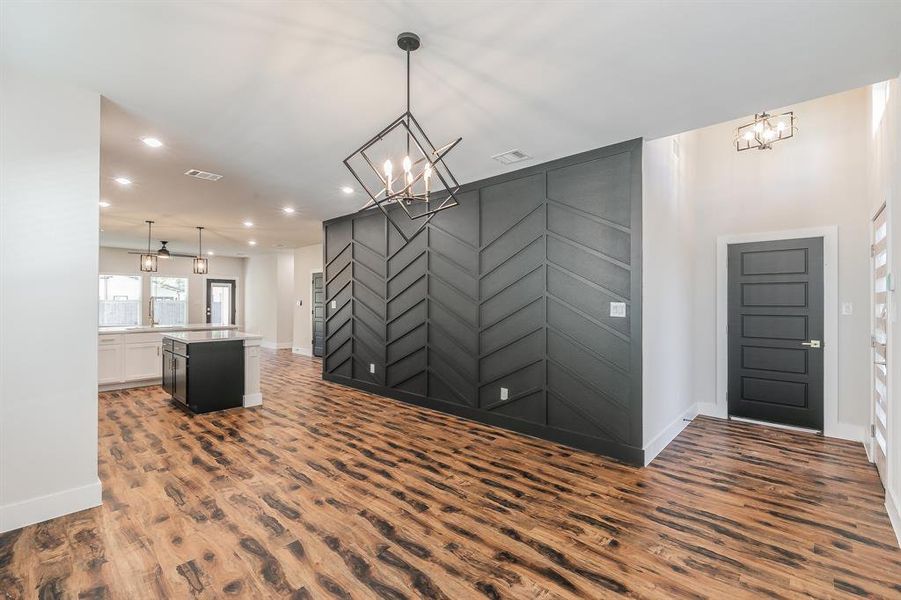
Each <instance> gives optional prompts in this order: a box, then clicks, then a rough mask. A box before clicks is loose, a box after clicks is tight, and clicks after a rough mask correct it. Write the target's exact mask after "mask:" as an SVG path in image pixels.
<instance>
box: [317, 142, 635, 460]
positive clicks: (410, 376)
mask: <svg viewBox="0 0 901 600" xmlns="http://www.w3.org/2000/svg"><path fill="white" fill-rule="evenodd" d="M399 221H400V222H401V223H404V224H405V225H404V226H405V227H406V226H409V227H410V231H413V230H414V229H415V227H416V226H417V225H418V223H414V222H407V221H404V220H403V219H399ZM324 234H325V247H324V254H325V262H326V265H327V266H326V290H327V295H328V298H327V301H328V304H327V306H328V307H329V308H327V318H328V320H327V323H326V330H327V336H328V337H327V341H326V355H325V357H324V360H323V377H324V378H326V379H329V380H333V381H338V382H341V383H344V384H346V385H351V386H356V387H359V388H362V389H366V390H369V391H373V392H376V393H379V394H383V395H387V396H391V397H394V398H397V399H400V400H404V401H407V402H412V403H415V404H419V405H422V406H427V407H430V408H435V409H438V410H443V411H446V412H451V413H454V414H458V415H461V416H464V417H467V418H470V419H474V420H478V421H482V422H485V423H490V424H493V425H498V426H501V427H506V428H509V429H513V430H516V431H520V432H523V433H527V434H530V435H534V436H537V437H544V438H547V439H551V440H555V441H559V442H562V443H565V444H569V445H572V446H575V447H579V448H583V449H587V450H591V451H594V452H599V453H602V454H607V455H611V456H615V457H618V458H622V459H624V460H627V461H629V462H633V463H641V462H642V459H643V456H642V451H641V446H642V440H641V264H640V255H641V253H640V248H641V141H640V140H633V141H630V142H624V143H622V144H617V145H614V146H609V147H607V148H601V149H599V150H595V151H592V152H587V153H584V154H580V155H577V156H573V157H569V158H565V159H561V160H557V161H553V162H551V163H546V164H543V165H538V166H534V167H529V168H526V169H523V170H520V171H516V172H512V173H508V174H505V175H501V176H498V177H494V178H491V179H488V180H484V181H480V182H476V183H473V184H469V185H466V186H464V187H463V192H462V193H461V194H460V206H458V207H456V208H454V209H450V210H447V211H444V212H441V213H439V214H437V215H436V216H435V217H434V218H433V219H432V221H431V222H430V223H429V225H428V226H427V227H426V228H425V229H424V230H423V231H422V232H420V233H419V234H418V235H417V236H416V237H415V238H413V239H412V240H411V241H410V242H408V243H405V242H404V239H403V237H402V236H401V235H399V234H398V233H397V232H396V231H395V230H394V229H393V227H391V226H390V225H389V224H388V223H387V222H386V220H385V218H384V217H383V216H382V215H381V213H377V212H369V213H362V214H354V215H348V216H346V217H340V218H338V219H333V220H331V221H328V222H326V223H325V224H324ZM332 302H334V303H335V308H331V305H332ZM611 303H621V304H622V305H624V306H625V309H626V316H625V317H611V316H610V315H611ZM373 371H374V372H373Z"/></svg>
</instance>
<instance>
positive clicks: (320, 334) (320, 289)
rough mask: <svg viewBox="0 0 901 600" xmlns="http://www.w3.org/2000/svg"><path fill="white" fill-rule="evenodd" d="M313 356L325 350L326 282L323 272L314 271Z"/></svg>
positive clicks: (320, 354)
mask: <svg viewBox="0 0 901 600" xmlns="http://www.w3.org/2000/svg"><path fill="white" fill-rule="evenodd" d="M312 344H313V356H322V354H323V353H324V352H325V284H324V282H323V279H322V273H313V340H312Z"/></svg>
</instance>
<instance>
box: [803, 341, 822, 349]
mask: <svg viewBox="0 0 901 600" xmlns="http://www.w3.org/2000/svg"><path fill="white" fill-rule="evenodd" d="M801 345H802V346H807V347H809V348H819V347H820V340H810V341H809V342H801Z"/></svg>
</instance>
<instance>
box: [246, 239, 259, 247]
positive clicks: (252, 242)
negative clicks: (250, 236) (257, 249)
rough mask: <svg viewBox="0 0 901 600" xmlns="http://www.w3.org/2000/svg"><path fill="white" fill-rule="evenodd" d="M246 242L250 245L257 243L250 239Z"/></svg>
mask: <svg viewBox="0 0 901 600" xmlns="http://www.w3.org/2000/svg"><path fill="white" fill-rule="evenodd" d="M247 243H248V244H250V245H251V246H256V245H257V243H256V241H255V240H250V241H249V242H247Z"/></svg>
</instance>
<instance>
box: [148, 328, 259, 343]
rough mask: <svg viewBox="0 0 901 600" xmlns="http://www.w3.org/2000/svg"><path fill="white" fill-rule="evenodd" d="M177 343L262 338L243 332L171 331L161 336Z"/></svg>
mask: <svg viewBox="0 0 901 600" xmlns="http://www.w3.org/2000/svg"><path fill="white" fill-rule="evenodd" d="M163 337H164V338H170V339H173V340H176V341H178V342H186V343H189V344H191V343H194V342H225V341H228V340H262V339H263V336H261V335H257V334H255V333H247V332H245V331H230V330H222V331H173V332H172V333H167V334H165V335H163Z"/></svg>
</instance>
